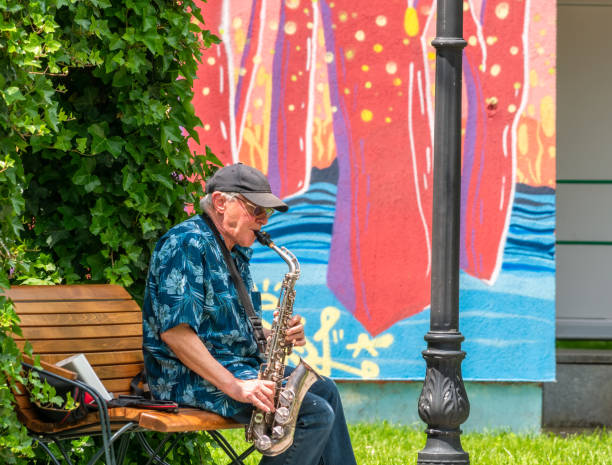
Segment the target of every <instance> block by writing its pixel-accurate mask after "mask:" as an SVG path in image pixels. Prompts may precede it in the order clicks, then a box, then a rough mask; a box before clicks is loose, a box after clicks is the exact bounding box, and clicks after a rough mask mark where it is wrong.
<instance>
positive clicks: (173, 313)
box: [142, 215, 263, 416]
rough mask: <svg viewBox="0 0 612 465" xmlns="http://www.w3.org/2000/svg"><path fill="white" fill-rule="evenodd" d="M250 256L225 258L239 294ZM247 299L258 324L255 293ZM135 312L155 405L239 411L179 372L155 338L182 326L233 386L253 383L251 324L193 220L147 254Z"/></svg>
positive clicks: (239, 253)
mask: <svg viewBox="0 0 612 465" xmlns="http://www.w3.org/2000/svg"><path fill="white" fill-rule="evenodd" d="M251 254H252V250H251V249H249V248H245V247H240V246H238V245H236V246H235V247H234V248H233V250H232V256H233V257H234V260H235V262H236V267H237V268H238V271H239V273H240V275H241V276H242V279H243V281H244V284H245V286H246V288H247V289H253V280H252V278H251V274H250V271H249V260H250V258H251ZM251 297H252V300H253V307H254V308H255V311H256V313H257V314H258V315H259V316H261V298H260V296H259V293H257V292H255V291H252V292H251ZM142 311H143V322H142V324H143V353H144V362H145V368H146V371H147V379H148V382H149V388H150V389H151V393H152V394H153V396H154V397H155V398H156V399H167V400H173V401H175V402H178V403H179V404H185V405H192V406H196V407H199V408H203V409H206V410H210V411H212V412H215V413H218V414H220V415H223V416H232V415H234V414H236V413H237V412H238V411H240V410H243V409H244V408H245V407H246V405H245V404H243V403H240V402H238V401H235V400H233V399H232V398H230V397H229V396H227V395H226V394H224V393H223V392H222V391H220V390H219V389H217V388H216V387H215V386H214V385H212V384H211V383H209V382H208V381H206V380H205V379H203V378H202V377H200V376H199V375H197V374H196V373H195V372H193V371H191V370H190V369H189V368H187V367H186V366H185V365H183V364H182V363H181V362H180V361H179V360H178V358H177V357H176V355H174V353H173V352H172V350H171V349H170V348H169V347H168V346H167V345H166V344H165V343H164V342H163V341H162V339H161V337H160V335H161V334H162V333H163V332H165V331H168V330H169V329H172V328H174V327H175V326H178V325H180V324H183V323H184V324H187V325H189V326H190V327H191V328H192V329H193V330H194V331H195V333H196V334H197V335H198V337H199V338H200V339H201V340H202V342H203V343H204V345H205V346H206V348H207V349H208V351H209V352H210V353H211V355H212V356H213V357H214V358H215V359H216V360H217V361H218V362H219V363H221V365H223V366H224V367H225V368H226V369H227V370H229V371H230V372H231V373H232V374H233V375H234V376H235V377H236V378H239V379H254V378H257V375H258V372H259V365H260V364H261V363H262V361H263V360H262V359H261V358H260V354H259V353H258V350H257V344H256V342H255V338H254V335H253V331H252V328H251V324H250V322H249V321H248V318H247V315H246V312H245V310H244V308H243V307H242V304H241V303H240V299H239V297H238V292H237V290H236V287H235V286H234V284H233V282H232V278H231V275H230V273H229V270H228V268H227V265H226V263H225V260H224V258H223V253H222V252H221V249H220V247H219V244H218V243H217V241H216V240H215V236H214V234H213V232H212V231H211V230H210V228H209V226H208V225H207V224H206V222H205V221H204V219H203V218H202V217H201V216H199V215H197V216H193V217H192V218H190V219H188V220H186V221H184V222H182V223H180V224H178V225H176V226H174V227H173V228H172V229H170V230H169V231H168V232H167V233H166V234H165V235H164V236H163V237H162V238H161V239H160V240H159V242H158V243H157V245H156V246H155V250H154V252H153V255H152V258H151V263H150V266H149V274H148V278H147V289H146V292H145V298H144V305H143V310H142Z"/></svg>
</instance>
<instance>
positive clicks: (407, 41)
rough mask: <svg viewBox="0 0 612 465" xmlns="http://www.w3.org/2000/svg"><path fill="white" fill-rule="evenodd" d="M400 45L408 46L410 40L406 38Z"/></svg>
mask: <svg viewBox="0 0 612 465" xmlns="http://www.w3.org/2000/svg"><path fill="white" fill-rule="evenodd" d="M402 43H403V44H404V45H408V44H410V39H408V38H406V39H404V40H402Z"/></svg>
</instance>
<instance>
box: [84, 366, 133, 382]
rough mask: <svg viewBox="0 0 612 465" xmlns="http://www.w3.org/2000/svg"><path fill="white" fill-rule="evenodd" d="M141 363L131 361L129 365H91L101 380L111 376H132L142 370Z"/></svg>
mask: <svg viewBox="0 0 612 465" xmlns="http://www.w3.org/2000/svg"><path fill="white" fill-rule="evenodd" d="M142 367H143V364H142V363H133V364H129V365H103V366H97V367H93V368H94V371H95V372H96V374H97V375H98V377H99V378H100V379H102V382H104V380H107V379H112V378H130V379H131V378H133V377H134V376H136V375H137V374H138V373H140V372H141V371H142Z"/></svg>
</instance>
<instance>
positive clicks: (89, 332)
mask: <svg viewBox="0 0 612 465" xmlns="http://www.w3.org/2000/svg"><path fill="white" fill-rule="evenodd" d="M22 331H23V337H24V338H25V339H27V340H29V341H32V340H44V339H61V338H65V337H66V336H67V335H68V334H69V335H70V337H72V338H73V339H89V338H93V337H100V338H103V337H125V336H136V335H138V334H142V325H140V324H129V325H108V326H73V327H71V328H69V331H67V328H65V327H63V326H47V327H26V328H22ZM15 340H19V338H15Z"/></svg>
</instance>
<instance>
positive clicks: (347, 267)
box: [320, 0, 355, 313]
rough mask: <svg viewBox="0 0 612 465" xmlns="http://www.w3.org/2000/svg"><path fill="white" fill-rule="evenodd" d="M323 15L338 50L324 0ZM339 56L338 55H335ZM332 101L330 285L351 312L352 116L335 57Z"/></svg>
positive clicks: (329, 42)
mask: <svg viewBox="0 0 612 465" xmlns="http://www.w3.org/2000/svg"><path fill="white" fill-rule="evenodd" d="M320 5H321V18H322V23H323V32H324V36H325V45H326V48H327V50H336V40H335V37H334V31H333V29H332V24H333V21H332V12H331V9H330V7H329V5H328V3H327V1H325V0H322V1H321V2H320ZM336 59H338V56H337V55H336ZM327 75H328V79H329V94H330V100H331V104H332V105H333V106H335V107H336V108H337V109H338V111H336V112H335V113H334V114H333V128H334V138H335V142H336V157H337V159H338V170H339V173H338V190H337V194H336V215H335V218H334V229H333V234H332V240H331V248H330V256H329V265H328V268H327V285H328V286H329V288H330V289H331V290H332V292H333V293H334V295H335V296H336V297H337V298H338V300H339V301H340V302H341V303H342V304H343V305H344V306H345V307H346V308H347V309H348V310H349V311H350V312H352V313H354V312H355V281H354V278H353V265H352V263H351V249H350V247H351V203H352V197H353V196H352V186H351V163H350V161H351V142H350V137H349V134H350V119H349V115H348V112H347V109H346V106H345V105H344V101H343V100H342V98H341V96H340V91H339V89H338V76H337V73H336V67H335V64H334V62H333V61H332V62H331V63H329V64H328V65H327Z"/></svg>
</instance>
